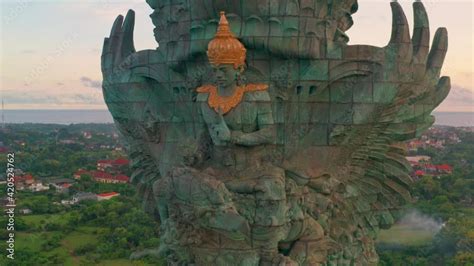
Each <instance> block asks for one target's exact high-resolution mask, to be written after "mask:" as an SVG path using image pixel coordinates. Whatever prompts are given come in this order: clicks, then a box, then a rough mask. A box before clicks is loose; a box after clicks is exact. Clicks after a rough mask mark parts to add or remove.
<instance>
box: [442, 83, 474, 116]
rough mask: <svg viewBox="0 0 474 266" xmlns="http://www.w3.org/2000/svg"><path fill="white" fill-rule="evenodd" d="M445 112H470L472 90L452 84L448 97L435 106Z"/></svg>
mask: <svg viewBox="0 0 474 266" xmlns="http://www.w3.org/2000/svg"><path fill="white" fill-rule="evenodd" d="M437 110H438V111H446V112H472V111H474V91H473V90H469V89H466V88H463V87H461V86H459V85H453V86H452V87H451V91H450V92H449V94H448V97H446V99H445V100H444V101H443V102H442V103H441V105H440V106H439V107H438V108H437Z"/></svg>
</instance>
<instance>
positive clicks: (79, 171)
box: [72, 169, 91, 179]
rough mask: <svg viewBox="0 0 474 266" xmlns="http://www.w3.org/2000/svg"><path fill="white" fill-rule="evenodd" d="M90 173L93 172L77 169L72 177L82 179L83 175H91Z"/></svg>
mask: <svg viewBox="0 0 474 266" xmlns="http://www.w3.org/2000/svg"><path fill="white" fill-rule="evenodd" d="M90 174H91V173H90V172H89V171H87V170H84V169H79V170H77V171H76V172H75V173H74V174H73V175H72V177H73V178H74V179H81V176H83V175H90Z"/></svg>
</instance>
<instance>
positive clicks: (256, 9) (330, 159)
mask: <svg viewBox="0 0 474 266" xmlns="http://www.w3.org/2000/svg"><path fill="white" fill-rule="evenodd" d="M147 2H148V4H149V5H150V6H151V7H152V8H153V10H154V11H153V13H152V14H151V18H152V21H153V24H154V25H155V26H156V28H155V38H156V40H157V42H158V43H159V47H158V48H157V49H155V50H145V51H139V52H136V51H135V48H134V44H133V29H134V12H133V11H129V12H128V14H127V16H126V17H125V21H124V19H123V17H122V16H119V17H118V18H117V19H116V21H115V23H114V25H113V28H112V32H111V34H110V37H108V38H106V39H105V41H104V46H103V54H102V72H103V78H104V82H103V93H104V98H105V101H106V103H107V106H108V108H109V110H110V112H111V113H112V115H113V118H114V121H115V124H116V126H117V127H118V129H119V130H120V132H121V135H122V136H123V138H124V139H125V142H126V144H127V146H128V154H129V156H130V158H131V160H132V167H133V168H134V174H133V176H132V180H133V183H134V184H136V186H137V188H138V191H139V194H140V196H141V197H142V198H143V205H144V208H146V210H147V211H149V212H150V213H155V214H157V217H159V219H160V222H161V227H160V230H161V243H160V247H159V248H158V247H157V250H158V251H159V254H160V256H163V257H166V259H167V261H168V262H169V264H170V265H249V266H250V265H375V264H376V263H377V262H378V256H377V254H376V252H375V249H374V242H375V239H376V237H377V234H378V232H379V231H380V229H387V228H389V227H390V226H391V225H392V224H393V223H394V222H395V221H396V220H397V218H398V217H399V214H400V208H401V206H403V205H404V204H405V203H407V202H409V201H410V200H411V198H410V193H409V189H410V186H411V184H412V180H411V178H410V176H409V174H408V173H409V172H410V165H409V164H408V163H407V161H406V160H405V158H404V152H405V150H404V148H403V145H402V144H401V143H402V142H403V141H406V140H409V139H411V138H414V137H416V136H418V135H419V134H420V133H422V132H423V131H424V130H425V129H427V128H428V127H430V126H431V125H432V124H433V121H434V119H433V117H432V116H431V115H430V113H431V112H432V110H433V109H434V108H435V107H436V106H437V105H439V103H440V102H441V101H442V100H443V99H444V98H445V97H446V96H447V94H448V92H449V89H450V80H449V78H448V77H442V78H440V70H441V67H442V64H443V60H444V57H445V54H446V50H447V32H446V29H444V28H441V29H438V30H437V32H436V34H435V37H434V40H433V43H432V45H431V49H430V47H429V38H430V34H429V25H428V17H427V15H426V12H425V9H424V7H423V4H422V3H421V2H415V3H414V4H413V7H414V14H415V16H414V17H415V21H414V30H413V34H412V36H410V34H409V26H408V23H407V20H406V18H405V15H404V13H403V11H402V9H401V7H400V5H399V4H398V3H396V2H392V3H391V8H392V13H393V29H392V36H391V38H390V41H389V43H388V44H387V46H385V47H381V48H380V47H373V46H366V45H348V44H347V42H348V39H349V38H348V36H347V35H346V34H345V31H347V30H348V29H349V28H350V27H351V26H352V23H353V22H352V18H351V14H353V13H354V12H356V10H357V7H358V5H357V1H356V0H331V1H330V0H192V1H191V0H147ZM369 31H370V29H368V34H370V32H369Z"/></svg>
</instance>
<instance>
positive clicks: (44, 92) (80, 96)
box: [4, 89, 104, 108]
mask: <svg viewBox="0 0 474 266" xmlns="http://www.w3.org/2000/svg"><path fill="white" fill-rule="evenodd" d="M83 90H85V91H86V92H84V93H81V92H79V91H81V90H80V89H79V90H73V89H72V90H67V91H64V90H63V91H62V92H56V91H53V90H48V89H41V90H28V91H27V93H25V94H23V93H15V92H17V90H15V89H8V90H5V95H4V101H5V104H7V105H15V106H18V105H31V104H34V105H42V106H43V107H45V108H48V107H51V106H55V105H64V106H68V105H78V104H80V105H84V106H88V105H103V104H104V99H103V96H102V92H100V91H95V92H94V91H91V90H87V89H83Z"/></svg>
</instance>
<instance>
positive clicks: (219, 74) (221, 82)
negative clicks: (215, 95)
mask: <svg viewBox="0 0 474 266" xmlns="http://www.w3.org/2000/svg"><path fill="white" fill-rule="evenodd" d="M238 72H239V71H238V70H237V69H234V66H233V65H231V64H222V65H218V66H215V67H214V75H215V78H216V82H217V85H218V86H219V87H221V88H229V87H232V86H234V85H235V79H236V77H237V75H238Z"/></svg>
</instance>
